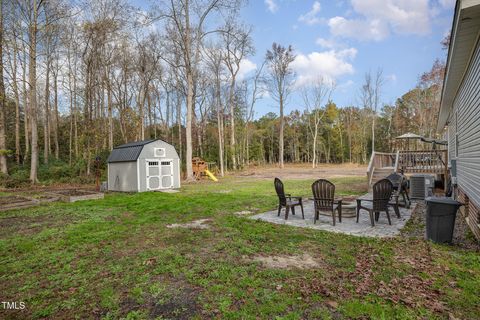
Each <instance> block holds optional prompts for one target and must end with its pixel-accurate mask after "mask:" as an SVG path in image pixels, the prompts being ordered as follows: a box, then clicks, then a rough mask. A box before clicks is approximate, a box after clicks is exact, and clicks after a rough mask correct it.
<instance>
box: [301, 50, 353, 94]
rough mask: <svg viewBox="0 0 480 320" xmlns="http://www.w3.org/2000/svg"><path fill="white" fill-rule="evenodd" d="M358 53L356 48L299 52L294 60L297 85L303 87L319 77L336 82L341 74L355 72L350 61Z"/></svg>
mask: <svg viewBox="0 0 480 320" xmlns="http://www.w3.org/2000/svg"><path fill="white" fill-rule="evenodd" d="M356 54H357V49H355V48H348V49H344V50H338V51H336V50H328V51H324V52H312V53H309V54H308V55H304V54H298V55H297V57H296V58H295V61H293V62H292V68H293V70H294V71H295V74H296V75H297V79H296V82H295V85H296V86H297V87H301V86H303V85H306V84H309V83H312V82H314V81H316V80H317V79H319V78H323V79H324V80H325V81H327V82H329V83H334V82H335V79H336V78H338V77H340V76H343V75H346V74H353V73H354V68H353V65H352V64H351V63H350V61H351V60H353V59H354V58H355V56H356Z"/></svg>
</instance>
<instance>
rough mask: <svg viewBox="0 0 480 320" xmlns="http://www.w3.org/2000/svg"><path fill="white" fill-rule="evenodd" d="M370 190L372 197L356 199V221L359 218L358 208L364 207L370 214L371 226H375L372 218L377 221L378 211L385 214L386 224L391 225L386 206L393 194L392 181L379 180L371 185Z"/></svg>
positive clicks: (388, 204) (389, 204)
mask: <svg viewBox="0 0 480 320" xmlns="http://www.w3.org/2000/svg"><path fill="white" fill-rule="evenodd" d="M372 190H373V198H366V197H360V198H358V199H357V223H358V220H359V218H360V210H361V209H365V210H366V211H368V213H369V214H370V222H371V224H372V227H373V226H375V222H374V219H375V220H376V221H378V218H379V215H380V212H385V213H386V214H387V219H388V224H390V225H391V224H392V221H391V220H390V213H389V211H388V207H389V206H391V205H392V204H391V203H390V201H391V198H392V194H393V184H392V182H391V181H390V180H388V179H382V180H379V181H378V182H377V183H375V184H374V185H373V187H372ZM362 202H363V204H362ZM365 202H366V203H367V204H365ZM374 215H375V217H374Z"/></svg>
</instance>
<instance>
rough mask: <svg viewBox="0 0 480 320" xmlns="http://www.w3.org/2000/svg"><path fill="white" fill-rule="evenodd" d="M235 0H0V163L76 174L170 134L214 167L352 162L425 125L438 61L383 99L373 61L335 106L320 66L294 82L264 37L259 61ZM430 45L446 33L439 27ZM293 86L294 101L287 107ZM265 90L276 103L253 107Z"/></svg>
mask: <svg viewBox="0 0 480 320" xmlns="http://www.w3.org/2000/svg"><path fill="white" fill-rule="evenodd" d="M244 4H245V3H244V1H243V0H197V1H192V0H169V1H162V2H157V4H156V5H154V6H153V7H151V8H150V10H149V11H148V12H145V11H143V10H140V9H138V8H135V7H134V6H133V5H131V4H130V3H128V2H127V1H125V0H82V1H79V2H74V1H68V0H10V1H5V0H0V10H1V12H0V17H1V19H0V53H1V57H2V59H1V60H0V171H1V172H2V173H3V174H4V175H8V174H9V173H10V174H11V173H12V172H13V173H14V172H16V171H19V170H23V172H25V168H28V171H29V175H28V178H29V180H30V181H31V182H32V183H36V182H38V168H39V166H47V167H48V165H49V164H51V163H53V162H55V163H58V162H61V163H64V164H66V165H68V166H69V167H75V168H77V169H78V170H77V172H76V174H81V175H85V176H89V175H91V174H92V171H93V168H94V159H95V158H96V157H97V156H98V155H101V156H102V157H103V160H105V158H106V155H108V152H109V151H110V150H111V149H112V148H113V147H114V146H115V145H118V144H121V143H126V142H130V141H135V140H144V139H151V138H160V139H163V140H165V141H167V142H169V143H172V144H173V145H174V146H175V147H176V148H177V151H178V153H179V154H180V157H181V159H182V163H183V165H182V166H183V168H184V171H185V177H186V179H192V178H193V175H192V165H191V159H192V157H193V156H200V157H202V158H204V159H206V160H208V161H213V162H216V163H217V166H218V170H219V173H220V175H222V176H223V175H224V174H225V171H227V170H237V169H239V168H242V167H245V166H248V165H250V164H252V163H253V164H259V163H278V164H279V165H280V166H281V167H283V163H284V161H285V162H309V163H311V164H312V166H313V167H315V166H316V165H317V164H318V163H320V162H324V163H330V162H335V163H340V162H356V163H365V162H367V161H368V159H369V155H370V153H371V152H372V150H374V149H375V150H384V151H388V150H390V149H391V148H392V141H393V138H394V137H395V136H396V135H399V134H402V133H404V132H407V131H413V132H417V133H420V134H423V135H426V136H433V135H434V132H435V131H434V128H435V122H436V121H435V116H436V111H437V110H438V105H439V100H440V92H441V86H442V81H443V74H444V68H445V65H444V62H443V61H441V60H437V61H435V62H434V64H433V66H432V69H431V70H429V71H428V72H425V73H424V74H423V75H421V76H420V78H419V81H418V84H417V85H416V86H415V88H413V89H412V90H410V91H409V92H407V93H405V94H404V95H403V96H402V97H400V98H398V100H397V101H396V102H395V103H394V104H392V105H388V104H382V102H381V93H382V89H383V86H384V84H385V79H384V76H383V74H382V71H381V69H379V70H378V71H377V72H375V73H367V74H366V75H365V78H364V83H363V84H362V86H361V87H360V88H359V90H358V94H356V98H357V99H356V100H357V101H358V102H357V103H356V104H355V105H351V106H337V105H336V103H335V102H334V101H333V100H332V92H333V91H334V90H335V84H334V83H333V82H332V81H328V80H327V78H325V77H323V75H318V79H317V80H316V81H314V82H313V83H311V84H309V85H306V86H302V87H301V88H300V87H298V86H296V85H295V80H296V75H295V73H294V71H293V69H292V62H293V61H294V60H295V50H294V48H292V47H291V46H289V45H285V46H284V45H281V44H277V43H273V44H272V46H271V48H270V49H269V50H267V52H266V53H265V54H264V61H263V63H262V64H261V65H259V66H257V68H256V69H255V70H254V71H253V72H251V73H250V74H249V76H243V75H242V76H241V69H242V63H244V61H245V60H246V59H248V58H250V57H252V56H253V55H254V54H255V47H254V44H253V40H252V32H253V31H252V30H253V28H252V26H249V25H246V24H245V23H244V22H243V21H241V20H240V18H239V16H240V15H239V10H241V8H242V6H243V5H244ZM443 46H444V47H447V46H448V39H444V42H443ZM292 93H295V94H296V95H298V96H299V97H301V99H300V100H301V103H298V106H297V105H295V106H294V111H292V112H290V113H288V114H286V113H285V106H286V105H287V104H288V103H291V102H290V99H289V97H290V96H291V95H292ZM267 95H268V96H269V97H270V98H272V99H273V101H275V102H276V104H277V105H278V114H277V113H268V114H266V115H264V116H262V117H256V107H257V105H258V102H259V100H261V99H263V98H264V97H265V96H267Z"/></svg>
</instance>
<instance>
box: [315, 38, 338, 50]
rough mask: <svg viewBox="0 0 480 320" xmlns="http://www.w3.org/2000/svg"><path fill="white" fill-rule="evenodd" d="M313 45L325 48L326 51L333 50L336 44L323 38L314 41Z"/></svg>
mask: <svg viewBox="0 0 480 320" xmlns="http://www.w3.org/2000/svg"><path fill="white" fill-rule="evenodd" d="M315 43H316V44H318V45H319V46H321V47H322V48H326V49H333V48H335V47H337V43H336V42H335V41H334V40H331V39H330V40H328V39H324V38H317V40H315Z"/></svg>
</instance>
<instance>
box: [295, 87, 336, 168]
mask: <svg viewBox="0 0 480 320" xmlns="http://www.w3.org/2000/svg"><path fill="white" fill-rule="evenodd" d="M333 90H334V84H333V83H327V81H325V79H323V78H318V79H316V80H315V81H314V83H313V84H312V85H310V86H307V87H304V88H303V89H302V98H303V103H304V104H305V108H306V109H307V111H308V112H309V121H308V129H309V132H310V134H311V135H312V139H313V142H312V168H315V167H316V166H317V141H318V133H319V129H320V124H321V122H322V119H323V118H324V116H325V113H326V109H325V108H323V109H322V107H323V105H324V103H325V101H328V100H330V97H331V95H332V92H333Z"/></svg>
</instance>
